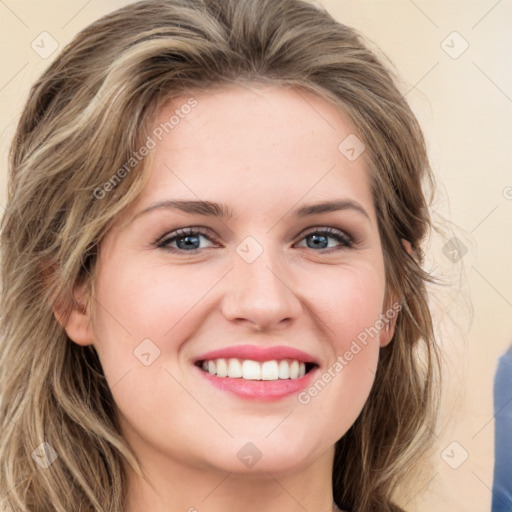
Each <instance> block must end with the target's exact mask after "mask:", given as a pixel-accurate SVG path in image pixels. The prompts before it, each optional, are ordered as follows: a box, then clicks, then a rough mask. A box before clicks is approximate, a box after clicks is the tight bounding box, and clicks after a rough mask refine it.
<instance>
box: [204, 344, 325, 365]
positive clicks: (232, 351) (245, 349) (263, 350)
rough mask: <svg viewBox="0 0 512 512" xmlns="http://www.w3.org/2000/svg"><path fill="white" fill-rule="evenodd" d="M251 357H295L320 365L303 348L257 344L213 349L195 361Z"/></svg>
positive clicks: (267, 359)
mask: <svg viewBox="0 0 512 512" xmlns="http://www.w3.org/2000/svg"><path fill="white" fill-rule="evenodd" d="M221 358H223V359H228V358H237V359H250V360H252V361H272V360H274V359H277V360H281V359H292V360H293V359H295V360H297V361H300V362H303V363H312V364H315V365H317V366H318V360H317V359H316V358H315V357H313V356H312V355H310V354H308V353H306V352H303V351H302V350H299V349H296V348H293V347H286V346H283V345H277V346H274V347H260V346H257V345H233V346H230V347H226V348H222V349H218V350H213V351H211V352H207V353H205V354H202V355H200V356H199V357H197V358H196V359H195V360H194V363H196V364H197V363H199V362H202V361H211V360H213V359H221Z"/></svg>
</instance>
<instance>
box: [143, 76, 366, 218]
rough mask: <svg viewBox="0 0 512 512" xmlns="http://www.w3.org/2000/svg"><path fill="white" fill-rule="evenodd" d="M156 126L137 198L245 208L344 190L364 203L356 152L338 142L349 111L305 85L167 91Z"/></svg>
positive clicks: (362, 168)
mask: <svg viewBox="0 0 512 512" xmlns="http://www.w3.org/2000/svg"><path fill="white" fill-rule="evenodd" d="M191 105H193V106H191ZM158 129H160V131H159V132H158V133H161V134H162V136H161V140H159V141H157V144H156V147H155V149H154V154H153V160H152V165H151V169H150V178H149V182H148V184H147V186H146V188H145V190H144V192H143V194H142V197H141V199H140V200H141V201H142V202H147V201H158V200H166V199H180V198H181V199H185V198H186V199H198V198H200V199H203V200H212V201H217V202H223V203H226V204H230V205H233V206H234V209H235V210H236V203H237V201H238V206H239V207H242V206H243V207H244V208H245V210H247V208H248V207H249V206H250V205H251V202H254V201H259V204H252V207H253V208H256V207H257V206H259V211H255V213H261V210H262V208H271V209H272V208H273V207H275V206H277V205H281V207H283V206H285V204H288V203H290V205H291V204H296V203H297V202H298V201H300V200H301V198H305V199H307V201H306V202H311V201H314V200H316V199H322V200H323V199H331V198H334V197H336V198H340V197H350V198H353V199H356V200H358V201H359V202H362V203H365V205H366V207H367V209H369V210H370V211H371V210H372V208H371V203H372V197H371V191H370V187H369V181H368V176H367V168H366V162H365V158H364V157H365V155H364V153H363V154H362V155H361V156H360V157H359V158H356V159H355V160H352V159H349V158H347V156H346V154H345V153H344V152H343V151H342V150H340V144H342V146H343V141H345V140H347V137H349V140H351V139H350V137H354V136H355V134H354V132H355V129H354V126H353V124H352V122H351V120H350V118H349V117H348V115H346V114H345V113H344V112H343V111H342V110H341V109H340V108H338V107H336V106H334V105H332V104H330V103H329V102H327V101H326V100H325V99H323V98H320V97H319V96H317V95H315V94H313V93H310V92H305V91H303V90H300V91H299V90H297V89H292V88H290V87H282V86H269V85H262V84H251V85H250V86H245V85H230V86H223V87H219V88H215V89H211V90H207V91H202V92H201V93H200V94H195V95H192V94H191V95H190V96H181V97H178V98H174V100H173V101H172V103H169V104H168V105H166V106H165V107H164V108H162V110H161V111H160V113H159V116H158V119H157V120H156V123H155V126H154V128H153V131H155V130H158ZM162 132H164V133H162ZM342 149H343V147H342Z"/></svg>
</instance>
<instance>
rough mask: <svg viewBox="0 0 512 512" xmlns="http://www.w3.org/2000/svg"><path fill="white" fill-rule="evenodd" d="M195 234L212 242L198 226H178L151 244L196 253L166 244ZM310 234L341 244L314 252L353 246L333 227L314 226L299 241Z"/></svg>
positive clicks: (351, 241)
mask: <svg viewBox="0 0 512 512" xmlns="http://www.w3.org/2000/svg"><path fill="white" fill-rule="evenodd" d="M197 235H201V236H204V237H206V238H208V240H210V241H211V242H213V240H211V237H209V236H208V234H207V232H206V231H203V230H201V229H198V228H180V229H178V230H176V231H174V232H172V233H168V234H166V235H164V236H162V237H160V238H159V239H158V240H156V242H154V243H153V245H154V246H155V247H156V248H158V249H164V250H166V251H169V252H173V253H182V254H186V253H189V254H196V253H197V252H198V251H200V250H201V249H193V250H190V251H185V250H182V249H178V248H174V247H169V245H168V244H170V243H172V242H175V241H176V240H178V239H180V238H185V237H187V236H197ZM311 235H326V236H327V237H328V238H333V239H335V240H336V241H337V242H339V243H340V244H342V245H341V247H331V248H329V249H327V248H325V249H321V250H320V251H315V252H320V253H321V254H330V253H332V252H336V251H340V250H343V249H352V248H353V247H354V241H353V239H352V237H350V236H349V235H347V234H345V233H343V232H342V231H338V230H337V229H334V228H330V227H323V228H314V229H313V230H312V231H309V232H307V233H305V234H304V235H303V236H302V238H301V241H302V240H303V239H305V238H307V237H308V236H311Z"/></svg>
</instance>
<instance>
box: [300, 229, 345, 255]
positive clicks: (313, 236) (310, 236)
mask: <svg viewBox="0 0 512 512" xmlns="http://www.w3.org/2000/svg"><path fill="white" fill-rule="evenodd" d="M329 238H330V239H331V240H335V241H336V242H338V246H336V245H335V244H334V245H332V244H331V245H329V241H328V239H329ZM302 240H310V241H311V243H308V242H306V244H307V247H309V248H310V249H322V250H324V249H330V250H327V251H324V252H326V253H330V252H333V251H338V250H341V249H350V248H351V247H353V241H352V238H351V237H350V236H349V235H346V234H345V233H343V232H342V231H338V230H337V229H334V228H315V230H314V231H310V232H309V233H306V235H304V237H303V238H302Z"/></svg>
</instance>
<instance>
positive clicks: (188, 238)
mask: <svg viewBox="0 0 512 512" xmlns="http://www.w3.org/2000/svg"><path fill="white" fill-rule="evenodd" d="M191 239H193V242H191ZM198 239H199V237H198V236H197V235H186V236H182V237H180V238H178V240H177V245H178V247H179V248H180V249H186V248H187V247H189V248H190V247H191V246H192V249H197V247H194V246H193V244H194V243H197V242H198ZM182 240H185V243H184V244H182V243H180V242H181V241H182Z"/></svg>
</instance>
